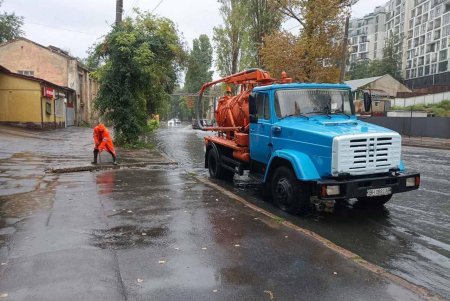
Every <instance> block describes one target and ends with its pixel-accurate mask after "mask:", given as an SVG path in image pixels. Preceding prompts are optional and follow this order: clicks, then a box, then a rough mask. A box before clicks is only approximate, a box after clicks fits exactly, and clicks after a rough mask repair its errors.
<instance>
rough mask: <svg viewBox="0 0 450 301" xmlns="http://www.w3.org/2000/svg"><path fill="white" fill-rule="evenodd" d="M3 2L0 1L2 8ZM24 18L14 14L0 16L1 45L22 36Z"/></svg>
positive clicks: (4, 13)
mask: <svg viewBox="0 0 450 301" xmlns="http://www.w3.org/2000/svg"><path fill="white" fill-rule="evenodd" d="M2 3H3V1H2V0H0V7H1V6H2ZM22 26H23V17H19V16H16V15H15V14H14V13H12V14H8V13H6V12H3V13H2V14H0V44H1V43H4V42H7V41H9V40H14V39H17V38H18V37H20V36H22V35H23V34H24V32H23V31H22Z"/></svg>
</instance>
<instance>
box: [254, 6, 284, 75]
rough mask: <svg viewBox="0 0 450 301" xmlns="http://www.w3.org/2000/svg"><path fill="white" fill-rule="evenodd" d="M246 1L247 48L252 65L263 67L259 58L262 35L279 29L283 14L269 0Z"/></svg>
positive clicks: (262, 40)
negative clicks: (248, 43)
mask: <svg viewBox="0 0 450 301" xmlns="http://www.w3.org/2000/svg"><path fill="white" fill-rule="evenodd" d="M246 3H247V7H246V8H247V10H248V22H249V28H250V45H249V48H250V49H249V50H250V53H251V55H252V56H254V58H253V61H254V63H255V65H254V67H258V68H264V65H263V62H262V58H261V49H262V47H263V43H264V37H265V36H266V35H269V34H272V33H274V32H276V31H278V30H279V29H280V27H281V22H282V21H283V15H282V13H281V12H280V10H279V9H278V6H276V5H274V4H273V3H272V2H271V1H270V0H248V1H246Z"/></svg>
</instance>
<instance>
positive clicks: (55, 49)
mask: <svg viewBox="0 0 450 301" xmlns="http://www.w3.org/2000/svg"><path fill="white" fill-rule="evenodd" d="M19 40H22V41H26V42H28V43H32V44H34V45H36V46H38V47H41V48H44V49H46V50H48V51H50V52H52V53H55V54H58V55H60V56H62V57H64V58H66V59H69V60H76V61H77V65H78V66H79V67H80V68H83V69H85V70H87V71H90V70H89V69H88V68H87V67H86V66H85V65H84V64H83V63H82V62H80V61H79V60H78V58H76V57H74V56H71V55H70V54H69V52H68V51H65V50H63V49H61V48H59V47H56V46H53V45H49V46H48V47H47V46H44V45H41V44H39V43H36V42H34V41H32V40H29V39H27V38H24V37H19V38H17V39H14V40H10V41H7V42H4V43H3V44H0V47H2V46H5V45H8V44H11V43H14V42H17V41H19Z"/></svg>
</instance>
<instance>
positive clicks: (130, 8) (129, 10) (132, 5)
mask: <svg viewBox="0 0 450 301" xmlns="http://www.w3.org/2000/svg"><path fill="white" fill-rule="evenodd" d="M137 2H139V0H134V1H133V3H131V6H130V7H129V8H128V10H127V11H126V13H125V15H124V18H126V17H128V14H129V13H130V12H131V11H132V10H133V8H134V7H135V5H136V4H137Z"/></svg>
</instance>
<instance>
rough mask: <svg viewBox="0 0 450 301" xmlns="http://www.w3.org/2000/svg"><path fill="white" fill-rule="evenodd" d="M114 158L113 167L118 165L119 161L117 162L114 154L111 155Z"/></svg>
mask: <svg viewBox="0 0 450 301" xmlns="http://www.w3.org/2000/svg"><path fill="white" fill-rule="evenodd" d="M111 155H112V157H113V165H117V161H116V156H114V155H113V154H111Z"/></svg>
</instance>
